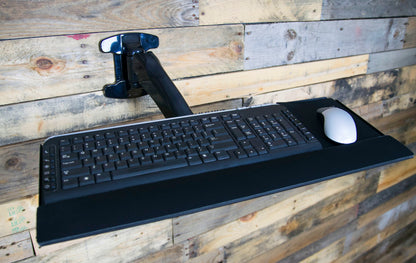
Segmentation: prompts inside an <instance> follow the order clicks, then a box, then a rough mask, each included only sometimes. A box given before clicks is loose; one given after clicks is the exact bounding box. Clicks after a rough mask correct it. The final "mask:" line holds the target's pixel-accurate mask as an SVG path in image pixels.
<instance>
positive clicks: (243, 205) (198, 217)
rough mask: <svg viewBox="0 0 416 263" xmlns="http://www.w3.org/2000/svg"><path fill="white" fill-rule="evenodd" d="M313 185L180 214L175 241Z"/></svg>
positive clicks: (248, 213) (240, 216) (175, 221)
mask: <svg viewBox="0 0 416 263" xmlns="http://www.w3.org/2000/svg"><path fill="white" fill-rule="evenodd" d="M311 187H312V186H305V187H300V188H295V189H291V190H288V191H284V192H280V193H276V194H273V195H267V196H264V197H259V198H255V199H252V200H248V201H244V202H239V203H235V204H231V205H229V206H221V207H218V208H214V209H210V210H206V211H201V212H198V213H194V214H190V215H185V216H180V217H177V218H174V219H173V226H174V227H173V236H174V237H175V242H177V243H180V242H185V241H186V240H188V239H190V238H192V237H195V236H198V235H200V234H202V233H205V232H208V231H209V230H212V229H215V228H216V227H219V226H221V225H224V224H227V223H230V222H232V221H235V220H237V219H239V218H243V217H247V215H251V214H252V213H255V212H256V211H258V210H261V209H263V208H266V207H269V206H271V205H273V204H275V203H276V202H278V201H279V200H284V199H287V198H289V197H291V196H294V195H298V194H300V193H301V192H303V191H307V190H309V189H310V188H311Z"/></svg>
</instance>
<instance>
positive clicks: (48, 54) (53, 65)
mask: <svg viewBox="0 0 416 263" xmlns="http://www.w3.org/2000/svg"><path fill="white" fill-rule="evenodd" d="M152 3H153V2H152ZM243 31H244V29H243V26H241V25H234V26H220V27H214V28H213V27H198V28H193V27H187V28H176V29H175V28H173V29H172V28H171V29H157V30H144V31H142V32H145V33H150V34H154V35H157V36H159V41H160V47H159V48H157V49H155V50H154V53H155V54H156V55H157V56H158V58H159V60H160V61H161V64H162V65H163V67H164V68H165V70H166V72H167V73H168V74H169V76H170V77H171V78H173V79H176V78H185V77H191V76H198V75H206V74H214V73H219V72H228V71H236V70H241V69H242V68H243V54H242V52H243V37H244V34H243ZM118 33H120V32H111V33H100V34H84V35H76V36H73V35H69V36H57V37H47V38H45V37H44V38H34V39H33V38H30V39H17V40H9V41H0V51H1V53H2V56H1V57H0V79H1V81H0V105H6V104H12V103H18V102H24V101H31V100H39V99H44V98H52V97H59V96H66V95H71V94H79V93H85V92H91V91H99V90H101V89H102V87H103V86H104V85H105V84H108V83H112V82H114V65H113V56H112V55H111V54H104V53H100V51H99V50H98V42H99V41H100V40H101V39H103V38H106V37H108V36H111V35H114V34H118Z"/></svg>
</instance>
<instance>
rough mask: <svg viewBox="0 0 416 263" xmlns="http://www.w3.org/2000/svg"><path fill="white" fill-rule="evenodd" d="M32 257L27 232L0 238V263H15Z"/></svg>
mask: <svg viewBox="0 0 416 263" xmlns="http://www.w3.org/2000/svg"><path fill="white" fill-rule="evenodd" d="M32 256H34V253H33V248H32V242H31V240H30V235H29V231H24V232H20V233H18V234H14V235H10V236H6V237H0V262H3V263H8V262H16V261H19V260H22V259H25V258H29V257H32Z"/></svg>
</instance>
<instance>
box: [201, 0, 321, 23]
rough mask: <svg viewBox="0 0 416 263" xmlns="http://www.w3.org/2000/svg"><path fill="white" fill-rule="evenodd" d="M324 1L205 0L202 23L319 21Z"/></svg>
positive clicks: (202, 3)
mask: <svg viewBox="0 0 416 263" xmlns="http://www.w3.org/2000/svg"><path fill="white" fill-rule="evenodd" d="M321 6H322V2H321V0H294V1H284V0H277V1H267V0H255V1H253V0H231V1H221V0H203V1H199V23H200V25H213V24H214V25H215V24H230V23H263V22H277V21H310V20H319V19H320V16H321Z"/></svg>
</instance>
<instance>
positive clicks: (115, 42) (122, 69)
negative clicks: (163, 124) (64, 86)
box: [99, 33, 192, 118]
mask: <svg viewBox="0 0 416 263" xmlns="http://www.w3.org/2000/svg"><path fill="white" fill-rule="evenodd" d="M158 46H159V38H158V37H157V36H154V35H150V34H144V33H125V34H120V35H115V36H111V37H108V38H106V39H103V40H101V41H100V43H99V48H100V51H101V52H104V53H113V56H114V71H115V78H116V80H115V82H114V83H113V84H107V85H105V86H104V88H103V91H104V96H106V97H109V98H119V99H122V98H136V97H141V96H144V95H147V94H148V95H150V97H151V98H152V99H153V100H154V101H155V102H156V105H157V106H158V107H159V109H160V110H161V112H162V113H163V115H164V116H165V117H166V118H168V117H176V116H184V115H189V114H192V111H191V109H190V108H189V106H188V104H187V103H186V101H185V99H184V98H183V97H182V95H181V93H180V92H179V91H178V89H177V88H176V86H175V84H173V82H172V80H171V79H170V78H169V76H168V75H167V74H166V72H165V70H164V69H163V67H162V65H161V64H160V62H159V60H158V59H157V57H156V56H155V55H154V54H153V53H152V52H151V51H148V50H149V49H151V48H157V47H158Z"/></svg>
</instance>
